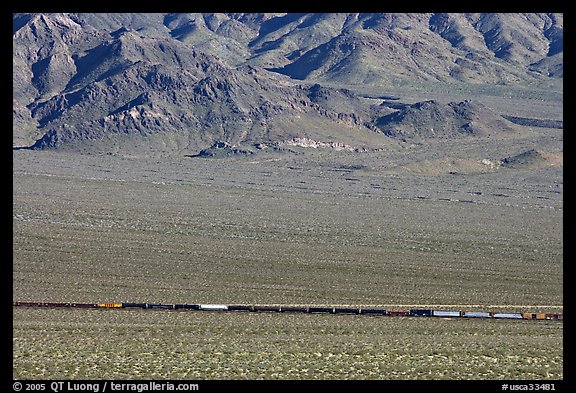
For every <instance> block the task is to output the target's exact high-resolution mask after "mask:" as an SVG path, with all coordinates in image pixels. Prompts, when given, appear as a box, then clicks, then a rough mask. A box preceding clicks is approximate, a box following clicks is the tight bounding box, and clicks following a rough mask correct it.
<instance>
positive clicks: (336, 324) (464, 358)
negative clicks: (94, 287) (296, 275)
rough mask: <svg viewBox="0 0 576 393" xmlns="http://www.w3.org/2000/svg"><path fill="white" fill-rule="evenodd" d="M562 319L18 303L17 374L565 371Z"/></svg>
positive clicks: (495, 375)
mask: <svg viewBox="0 0 576 393" xmlns="http://www.w3.org/2000/svg"><path fill="white" fill-rule="evenodd" d="M562 331H563V329H562V324H561V323H558V322H554V321H549V322H546V321H539V322H531V321H491V320H457V319H450V320H446V319H443V318H422V319H418V318H416V319H415V318H402V317H358V316H352V315H342V316H330V315H309V314H297V315H296V314H266V313H259V314H254V313H250V312H231V313H218V312H214V313H210V312H174V311H173V312H168V311H117V310H78V309H77V310H54V309H52V310H49V309H14V352H13V359H14V364H15V367H14V372H13V378H15V379H28V378H32V379H34V378H40V379H47V378H49V379H52V378H54V379H69V378H74V379H100V378H104V379H193V380H196V379H509V380H510V379H536V380H542V379H562V378H563V371H562V364H563V357H562Z"/></svg>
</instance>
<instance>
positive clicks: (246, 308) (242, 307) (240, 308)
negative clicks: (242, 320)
mask: <svg viewBox="0 0 576 393" xmlns="http://www.w3.org/2000/svg"><path fill="white" fill-rule="evenodd" d="M228 310H230V311H254V307H253V306H245V305H232V306H228Z"/></svg>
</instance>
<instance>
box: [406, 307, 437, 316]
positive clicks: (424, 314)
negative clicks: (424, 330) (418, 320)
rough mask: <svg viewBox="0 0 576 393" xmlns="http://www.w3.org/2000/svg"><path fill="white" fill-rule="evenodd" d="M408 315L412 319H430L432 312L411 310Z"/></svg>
mask: <svg viewBox="0 0 576 393" xmlns="http://www.w3.org/2000/svg"><path fill="white" fill-rule="evenodd" d="M410 315H412V316H413V317H431V316H432V310H422V309H413V310H410Z"/></svg>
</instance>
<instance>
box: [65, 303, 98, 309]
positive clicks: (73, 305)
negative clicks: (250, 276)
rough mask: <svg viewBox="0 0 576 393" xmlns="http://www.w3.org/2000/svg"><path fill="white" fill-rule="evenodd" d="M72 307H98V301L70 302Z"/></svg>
mask: <svg viewBox="0 0 576 393" xmlns="http://www.w3.org/2000/svg"><path fill="white" fill-rule="evenodd" d="M70 307H74V308H98V304H96V303H70Z"/></svg>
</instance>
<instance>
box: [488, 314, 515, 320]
mask: <svg viewBox="0 0 576 393" xmlns="http://www.w3.org/2000/svg"><path fill="white" fill-rule="evenodd" d="M492 317H494V318H501V319H522V314H520V313H493V314H492Z"/></svg>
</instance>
